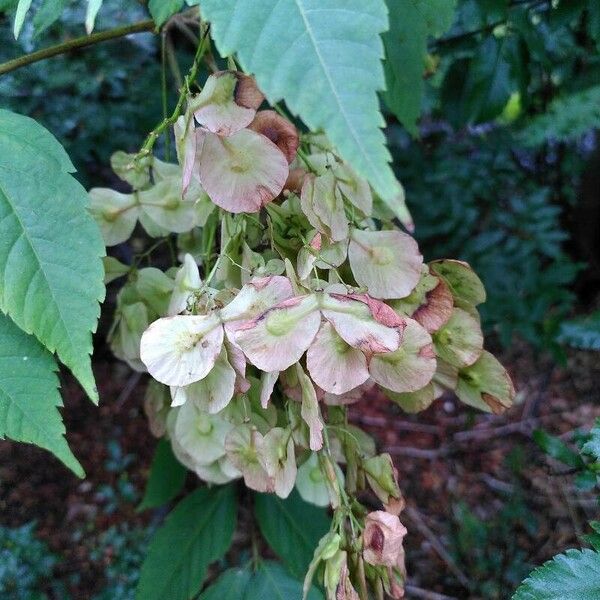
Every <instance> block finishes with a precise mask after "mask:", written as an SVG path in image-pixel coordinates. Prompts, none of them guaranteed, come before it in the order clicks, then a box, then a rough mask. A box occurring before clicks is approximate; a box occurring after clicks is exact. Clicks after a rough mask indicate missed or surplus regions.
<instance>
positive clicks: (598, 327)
mask: <svg viewBox="0 0 600 600" xmlns="http://www.w3.org/2000/svg"><path fill="white" fill-rule="evenodd" d="M598 89H599V90H600V86H599V87H598ZM598 101H599V102H600V96H599V98H598ZM599 126H600V121H599ZM558 340H559V341H560V342H562V343H563V344H568V345H569V346H572V347H573V348H579V349H581V350H600V310H599V311H596V312H594V313H592V314H591V315H589V316H587V317H584V318H580V319H573V320H571V321H565V322H564V323H563V324H562V325H561V328H560V334H559V337H558Z"/></svg>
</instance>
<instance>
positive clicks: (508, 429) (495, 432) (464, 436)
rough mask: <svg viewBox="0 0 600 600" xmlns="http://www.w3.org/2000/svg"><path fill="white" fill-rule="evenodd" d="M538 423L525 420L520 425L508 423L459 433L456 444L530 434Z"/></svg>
mask: <svg viewBox="0 0 600 600" xmlns="http://www.w3.org/2000/svg"><path fill="white" fill-rule="evenodd" d="M536 422H537V419H525V420H523V421H519V422H518V423H508V424H507V425H500V426H499V427H481V428H479V429H469V430H468V431H458V432H457V433H455V434H454V435H453V439H454V441H455V442H467V441H470V440H476V439H479V438H483V439H485V440H489V439H490V438H492V437H499V436H503V435H509V434H511V433H526V434H529V433H531V430H532V429H533V426H534V423H536Z"/></svg>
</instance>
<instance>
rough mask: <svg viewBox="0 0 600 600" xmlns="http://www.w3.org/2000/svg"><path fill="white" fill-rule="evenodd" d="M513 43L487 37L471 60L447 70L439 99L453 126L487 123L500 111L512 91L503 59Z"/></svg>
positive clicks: (508, 67) (510, 38) (508, 71)
mask: <svg viewBox="0 0 600 600" xmlns="http://www.w3.org/2000/svg"><path fill="white" fill-rule="evenodd" d="M515 44H517V41H516V38H515V37H514V36H506V37H502V38H499V39H497V38H495V37H494V36H488V37H486V39H485V41H484V42H483V44H481V46H480V47H479V48H478V49H477V53H476V54H475V55H474V56H473V57H472V58H471V59H460V60H457V61H455V62H454V63H453V64H452V66H451V67H450V68H449V69H448V72H447V74H446V77H445V78H444V83H443V85H442V90H441V98H442V103H443V107H444V111H445V113H446V115H447V117H448V120H449V121H450V122H451V123H452V124H453V125H454V126H455V127H459V126H462V125H464V124H466V123H481V122H483V121H489V120H491V119H493V118H495V117H497V116H498V115H499V114H500V113H501V112H502V110H503V109H504V107H505V106H506V103H507V102H508V99H509V98H510V94H511V92H513V91H514V89H513V88H516V84H515V83H514V82H513V77H512V72H511V67H510V62H509V59H508V56H507V55H508V53H509V51H510V50H511V49H512V48H513V47H514V46H515Z"/></svg>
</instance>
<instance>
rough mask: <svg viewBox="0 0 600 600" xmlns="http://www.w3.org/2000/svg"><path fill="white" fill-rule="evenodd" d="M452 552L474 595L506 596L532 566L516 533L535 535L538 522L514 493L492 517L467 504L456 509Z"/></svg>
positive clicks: (454, 510) (520, 497) (476, 596)
mask: <svg viewBox="0 0 600 600" xmlns="http://www.w3.org/2000/svg"><path fill="white" fill-rule="evenodd" d="M453 517H454V522H453V533H452V535H451V539H450V542H451V547H450V549H451V552H452V554H453V555H454V558H455V559H456V561H457V563H458V564H459V565H461V566H462V568H463V570H464V571H465V572H467V573H469V579H470V581H471V583H472V585H473V586H474V587H473V588H472V589H471V594H472V595H473V596H472V597H475V598H487V599H490V600H492V599H497V600H500V599H501V598H507V597H508V593H509V592H510V591H512V590H513V589H514V588H515V586H516V585H517V584H518V583H519V582H520V581H521V580H522V579H523V577H524V576H525V575H526V574H527V573H528V572H529V570H530V569H531V565H530V564H529V563H528V562H527V551H526V550H525V549H524V548H521V547H519V536H518V535H517V532H519V531H524V532H525V534H529V535H531V536H533V534H534V533H535V531H536V528H537V524H536V521H535V518H534V516H533V514H532V512H531V511H530V510H529V508H528V507H527V505H526V504H525V502H524V500H523V498H522V496H520V495H519V494H515V495H514V496H512V497H511V498H510V499H509V500H508V501H507V502H506V503H505V504H504V506H503V507H502V509H501V510H500V511H499V512H498V513H497V514H496V515H495V516H494V518H492V519H482V518H480V517H478V516H477V515H476V514H475V513H474V512H473V511H471V510H470V509H469V508H468V506H467V505H466V504H464V503H462V502H461V503H458V504H456V505H455V506H454V509H453Z"/></svg>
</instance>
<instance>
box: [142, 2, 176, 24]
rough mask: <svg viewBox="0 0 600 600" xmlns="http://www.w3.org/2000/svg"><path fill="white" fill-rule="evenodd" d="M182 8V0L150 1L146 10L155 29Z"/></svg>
mask: <svg viewBox="0 0 600 600" xmlns="http://www.w3.org/2000/svg"><path fill="white" fill-rule="evenodd" d="M182 7H183V0H150V2H148V10H149V11H150V14H151V15H152V18H153V19H154V22H155V23H156V26H157V27H160V26H161V25H162V24H163V23H164V22H165V21H167V20H168V19H170V18H171V17H172V16H173V15H174V14H175V13H177V12H179V11H180V10H181V9H182Z"/></svg>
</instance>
